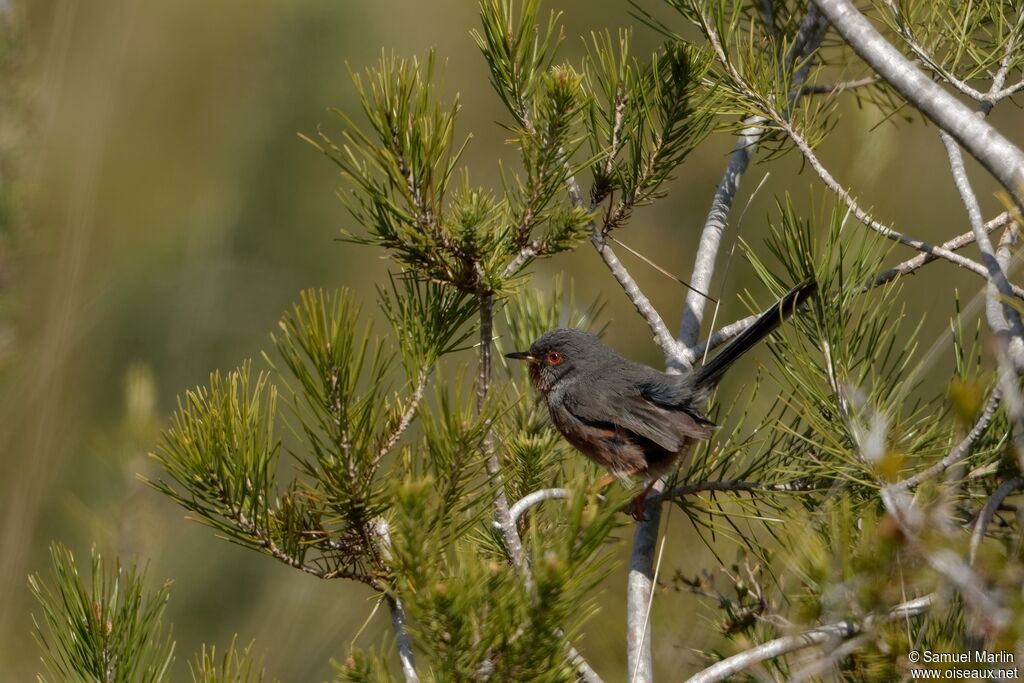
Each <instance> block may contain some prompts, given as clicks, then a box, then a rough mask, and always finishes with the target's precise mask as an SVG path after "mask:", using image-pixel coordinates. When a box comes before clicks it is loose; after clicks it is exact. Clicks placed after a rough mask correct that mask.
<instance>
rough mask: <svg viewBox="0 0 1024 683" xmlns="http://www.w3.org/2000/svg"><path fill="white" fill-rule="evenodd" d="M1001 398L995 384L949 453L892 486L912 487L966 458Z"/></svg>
mask: <svg viewBox="0 0 1024 683" xmlns="http://www.w3.org/2000/svg"><path fill="white" fill-rule="evenodd" d="M1001 399H1002V392H1001V391H1000V389H999V387H998V386H997V387H996V388H995V389H993V390H992V392H991V393H990V394H989V395H988V400H987V401H985V407H984V408H982V410H981V414H980V415H978V419H977V420H975V422H974V426H973V427H971V431H969V432H968V433H967V436H965V437H964V438H963V439H962V440H961V441H960V443H958V444H957V445H956V446H954V447H953V449H952V450H951V451H950V452H949V454H948V455H947V456H946V457H944V458H943V459H942V460H940V461H938V462H937V463H935V464H933V465H931V466H930V467H928V468H926V469H924V470H921V471H920V472H918V473H917V474H915V475H914V476H912V477H907V478H906V479H903V480H902V481H899V482H896V483H895V484H893V485H892V486H893V487H895V488H898V489H902V490H904V491H906V490H908V489H912V488H914V487H915V486H917V485H918V484H920V483H921V482H923V481H924V480H926V479H928V478H930V477H934V476H935V475H937V474H940V473H942V472H944V471H945V470H947V469H949V468H950V467H952V466H953V465H955V464H957V463H958V462H961V461H962V460H963V459H964V458H966V457H967V456H968V455H969V454H970V452H971V449H972V448H973V447H974V444H975V443H976V442H977V441H978V438H979V437H981V435H982V434H983V433H984V431H985V430H986V429H988V426H989V425H990V424H991V423H992V418H993V417H995V414H996V410H997V409H998V408H999V403H1000V400H1001Z"/></svg>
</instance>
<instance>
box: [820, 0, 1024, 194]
mask: <svg viewBox="0 0 1024 683" xmlns="http://www.w3.org/2000/svg"><path fill="white" fill-rule="evenodd" d="M814 2H815V4H816V5H817V6H818V7H819V8H820V9H821V11H822V12H823V13H824V14H825V16H827V17H828V20H829V22H830V23H831V24H832V25H833V26H834V27H835V29H836V31H838V32H839V34H840V35H841V36H842V37H843V38H844V39H845V40H846V42H847V43H848V44H849V45H850V47H851V48H853V51H854V52H856V53H857V55H858V56H860V58H861V59H863V60H864V61H865V62H867V64H868V65H869V66H870V67H871V68H872V69H874V70H875V71H876V72H877V73H878V74H879V75H880V76H881V77H882V78H883V79H884V80H885V81H886V83H888V84H889V85H891V86H892V87H893V88H895V89H896V91H897V92H899V93H900V94H901V95H902V96H903V97H904V98H905V99H906V100H907V102H909V103H910V104H912V105H913V106H914V107H916V108H917V109H918V110H919V111H920V112H921V113H922V114H924V115H925V116H926V117H928V118H929V119H931V120H932V121H933V122H934V123H935V124H936V125H937V126H938V127H939V129H941V130H944V131H946V132H947V133H949V134H950V135H952V136H953V138H954V139H955V140H956V141H957V142H958V143H960V145H962V146H963V148H964V149H966V150H967V151H968V152H969V153H970V154H971V156H973V157H974V158H975V159H977V160H978V161H979V162H980V163H981V165H982V166H984V167H985V169H986V170H988V172H989V173H991V174H992V175H993V176H994V177H995V178H996V179H997V180H998V181H999V183H1000V184H1001V185H1002V186H1003V188H1004V189H1006V191H1007V192H1008V193H1009V194H1010V196H1011V197H1013V198H1014V200H1015V201H1016V203H1017V205H1018V206H1024V182H1022V181H1024V152H1022V151H1021V150H1020V148H1018V147H1017V146H1016V145H1014V144H1013V143H1012V142H1010V141H1009V140H1008V139H1007V138H1006V137H1005V136H1004V135H1002V134H1001V133H1000V132H999V131H997V130H996V129H995V128H993V127H992V126H991V125H990V124H989V123H988V122H986V121H984V120H983V119H981V118H979V117H978V116H976V115H975V112H973V111H971V109H970V107H968V106H967V105H965V104H964V103H963V102H961V101H960V100H958V99H957V98H956V97H955V96H954V95H953V94H951V93H949V92H947V91H946V90H945V89H944V88H943V87H942V86H941V85H939V84H938V83H935V82H934V81H933V80H932V79H930V78H928V76H926V75H925V74H924V73H922V72H921V70H920V69H918V68H917V67H916V66H915V65H914V63H913V62H911V61H910V60H909V59H907V58H906V57H905V56H903V54H902V53H901V52H900V51H899V50H897V49H896V48H895V47H893V46H892V45H891V44H890V43H889V42H888V41H887V40H886V39H885V38H884V37H883V36H882V34H881V33H879V32H878V30H877V29H875V27H874V26H873V25H872V24H871V22H870V21H868V20H867V19H866V18H865V17H864V15H863V14H861V13H860V12H859V11H858V10H857V8H856V6H855V5H854V4H853V2H852V1H851V0H814Z"/></svg>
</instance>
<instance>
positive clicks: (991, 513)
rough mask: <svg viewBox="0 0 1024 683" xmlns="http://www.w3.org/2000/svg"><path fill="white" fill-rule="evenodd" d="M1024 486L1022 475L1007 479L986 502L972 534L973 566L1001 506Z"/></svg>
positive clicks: (971, 556)
mask: <svg viewBox="0 0 1024 683" xmlns="http://www.w3.org/2000/svg"><path fill="white" fill-rule="evenodd" d="M1022 486H1024V477H1021V476H1020V475H1018V476H1016V477H1012V478H1010V479H1007V480H1006V481H1004V482H1003V483H1002V484H1000V485H999V487H998V488H997V489H996V490H995V491H994V492H993V493H992V495H991V496H989V499H988V500H987V501H985V505H984V507H982V508H981V512H979V513H978V519H977V520H976V521H975V522H974V530H973V531H972V532H971V552H970V555H969V557H970V562H971V564H972V565H973V564H974V558H975V557H976V556H977V554H978V546H980V545H981V540H982V539H983V538H985V531H986V530H987V529H988V525H989V524H990V523H991V522H992V518H993V517H995V514H996V512H997V511H998V510H999V506H1000V505H1002V504H1003V501H1004V500H1006V498H1007V496H1009V495H1010V494H1011V493H1013V492H1014V491H1016V490H1017V489H1019V488H1020V487H1022Z"/></svg>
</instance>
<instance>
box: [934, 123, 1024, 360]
mask: <svg viewBox="0 0 1024 683" xmlns="http://www.w3.org/2000/svg"><path fill="white" fill-rule="evenodd" d="M939 137H940V138H941V139H942V144H943V145H944V146H945V148H946V155H947V156H948V157H949V168H950V171H951V172H952V174H953V182H954V184H955V185H956V189H957V192H959V193H960V200H961V201H962V202H963V204H964V208H965V209H967V217H968V219H969V220H970V223H971V230H973V231H974V239H975V241H976V242H977V243H978V249H979V250H980V251H981V260H982V262H983V263H984V264H985V268H986V269H987V271H988V282H989V289H990V296H989V301H990V302H994V303H993V305H989V306H986V316H987V318H988V323H989V328H990V329H991V330H992V332H993V333H995V334H999V333H1000V332H1004V331H1005V332H1008V333H1009V334H1010V335H1011V336H1012V338H1013V339H1015V340H1017V343H1016V344H1013V343H1011V344H1009V345H1008V348H1009V350H1010V352H1011V354H1012V357H1013V361H1014V363H1015V364H1016V365H1017V367H1018V368H1021V367H1024V350H1022V349H1021V348H1020V347H1021V343H1022V340H1024V334H1022V330H1021V322H1020V313H1018V312H1017V309H1016V308H1014V307H1013V306H1011V305H1010V304H1009V303H1008V302H1007V301H1005V300H1004V301H999V298H998V297H997V296H995V294H996V293H998V294H999V295H1002V297H1003V298H1004V299H1009V298H1011V296H1012V289H1011V287H1010V281H1009V280H1008V279H1007V278H1006V271H1005V270H1004V269H1003V267H1002V265H1001V264H1000V263H999V261H998V260H997V259H996V253H995V249H994V248H993V246H992V241H991V240H990V239H989V238H988V233H987V232H985V226H984V225H983V224H982V218H981V207H980V206H979V205H978V197H977V196H976V195H975V194H974V190H973V189H972V188H971V182H970V180H969V179H968V177H967V169H966V168H965V167H964V158H963V155H962V154H961V153H960V147H958V146H957V144H956V141H955V140H954V139H953V138H952V137H951V136H950V135H949V133H947V132H946V131H944V130H940V131H939ZM1015 351H1016V353H1014V352H1015Z"/></svg>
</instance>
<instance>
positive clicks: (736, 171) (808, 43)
mask: <svg viewBox="0 0 1024 683" xmlns="http://www.w3.org/2000/svg"><path fill="white" fill-rule="evenodd" d="M698 11H702V10H701V9H700V8H698ZM701 27H702V30H703V31H704V33H705V35H706V37H707V38H708V41H709V42H710V43H711V45H712V47H713V48H714V50H715V53H716V54H717V55H718V59H719V61H720V62H722V63H723V64H727V63H728V62H729V58H728V56H727V55H726V53H725V48H724V46H723V45H722V42H721V39H720V38H719V36H718V32H717V30H716V29H715V28H714V24H713V23H712V22H711V21H709V20H708V19H707V18H704V17H702V25H701ZM826 27H827V25H826V23H825V21H824V18H823V17H822V16H821V14H820V13H819V12H818V10H817V9H816V8H815V7H814V6H811V7H810V8H809V9H808V11H807V14H806V15H805V16H804V19H803V21H802V22H801V24H800V29H799V31H798V32H797V35H796V37H795V39H794V41H793V45H792V47H791V48H790V51H789V52H788V54H787V55H786V59H785V64H784V69H786V70H790V69H792V68H793V66H794V64H800V65H801V66H800V68H799V69H798V71H797V73H796V74H794V75H793V79H792V86H791V90H790V94H789V107H792V106H793V104H794V102H795V101H796V99H797V97H798V96H799V91H800V88H801V87H802V86H803V82H804V80H805V79H806V77H807V73H808V71H809V69H810V66H811V59H810V57H811V55H812V54H813V53H814V52H815V51H816V50H817V49H818V47H819V45H820V44H821V41H822V39H823V38H824V35H825V28H826ZM766 123H767V119H765V118H764V117H760V116H754V117H750V118H748V119H747V120H746V121H744V124H743V125H744V127H743V129H742V130H741V131H740V133H739V134H738V135H737V137H736V144H735V146H734V147H733V151H732V154H731V155H730V156H729V163H728V165H727V166H726V169H725V172H724V174H723V175H722V179H721V180H720V181H719V183H718V187H717V188H716V190H715V196H714V197H713V198H712V200H711V209H710V210H709V211H708V215H707V218H706V219H705V221H704V227H703V229H702V230H701V236H700V242H699V243H698V246H697V255H696V257H695V258H694V264H693V273H692V275H691V277H690V285H691V286H692V287H693V288H694V289H696V290H699V291H701V292H709V291H711V277H712V275H713V274H714V271H715V261H716V260H717V257H718V250H719V246H720V244H721V241H722V234H723V233H724V232H725V228H726V223H727V221H728V218H729V213H730V212H731V210H732V205H733V201H734V200H735V198H736V192H737V191H738V190H739V182H740V179H741V178H742V176H743V174H744V172H745V171H746V170H747V166H748V165H749V163H750V159H751V157H753V155H754V152H755V150H756V149H757V145H758V143H759V142H760V141H761V138H762V137H763V136H764V135H765V133H766V130H767V129H766V127H765V124H766ZM705 304H706V302H705V300H704V299H702V298H701V297H699V296H697V295H696V294H695V293H692V292H691V293H690V294H688V295H687V297H686V304H685V307H684V308H683V317H682V320H681V321H680V324H679V334H678V336H677V341H678V342H679V343H680V344H682V345H683V348H684V350H685V351H684V353H685V355H684V363H685V366H686V367H689V366H691V365H692V364H693V363H694V361H695V360H696V359H697V358H699V357H700V355H698V354H696V353H694V346H696V344H697V338H698V336H699V335H700V328H701V323H702V322H703V317H704V306H705Z"/></svg>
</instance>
